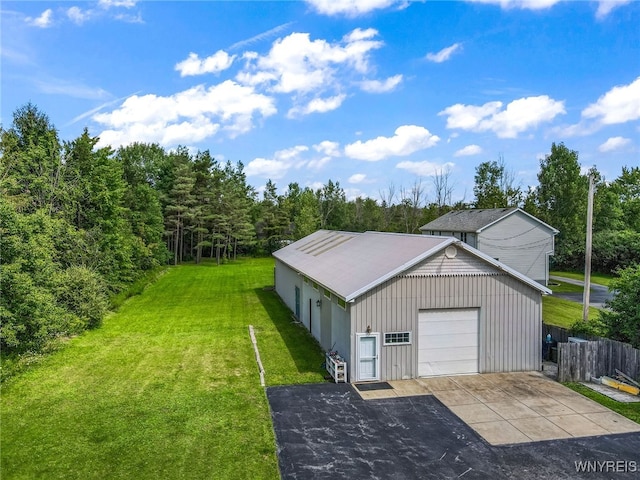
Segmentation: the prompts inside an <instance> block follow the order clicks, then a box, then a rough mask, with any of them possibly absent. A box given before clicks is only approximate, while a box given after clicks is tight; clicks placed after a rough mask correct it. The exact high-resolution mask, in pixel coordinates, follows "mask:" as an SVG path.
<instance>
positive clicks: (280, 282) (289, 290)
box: [275, 259, 302, 312]
mask: <svg viewBox="0 0 640 480" xmlns="http://www.w3.org/2000/svg"><path fill="white" fill-rule="evenodd" d="M275 268H276V277H275V278H276V280H275V281H276V292H277V293H278V295H280V298H281V299H282V300H283V301H284V303H285V304H286V305H287V307H289V308H290V309H291V311H292V312H295V311H296V292H295V287H296V286H298V287H300V290H301V291H302V276H300V275H298V274H297V273H296V272H295V271H294V270H292V269H291V268H289V267H288V266H286V265H285V264H284V263H282V262H281V261H279V260H277V259H276V267H275Z"/></svg>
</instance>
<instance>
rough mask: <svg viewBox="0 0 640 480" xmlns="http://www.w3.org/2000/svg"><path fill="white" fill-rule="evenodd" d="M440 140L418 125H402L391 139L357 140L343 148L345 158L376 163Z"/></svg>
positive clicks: (430, 145) (423, 147) (409, 152)
mask: <svg viewBox="0 0 640 480" xmlns="http://www.w3.org/2000/svg"><path fill="white" fill-rule="evenodd" d="M439 140H440V138H439V137H438V136H436V135H433V134H431V132H429V130H427V129H426V128H424V127H420V126H418V125H402V126H400V127H398V128H397V129H396V131H395V135H394V136H393V137H377V138H374V139H372V140H367V141H365V142H363V141H361V140H358V141H357V142H355V143H351V144H349V145H347V146H346V147H345V148H344V153H345V155H346V156H347V157H350V158H356V159H358V160H367V161H370V162H376V161H378V160H382V159H384V158H387V157H391V156H405V155H411V154H412V153H414V152H417V151H419V150H423V149H425V148H429V147H433V146H434V145H435V144H436V143H438V141H439Z"/></svg>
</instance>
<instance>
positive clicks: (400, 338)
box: [384, 332, 411, 345]
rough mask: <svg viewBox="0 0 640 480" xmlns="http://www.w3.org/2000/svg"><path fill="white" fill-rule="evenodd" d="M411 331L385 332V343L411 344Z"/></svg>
mask: <svg viewBox="0 0 640 480" xmlns="http://www.w3.org/2000/svg"><path fill="white" fill-rule="evenodd" d="M410 343H411V332H388V333H385V334H384V344H385V345H409V344H410Z"/></svg>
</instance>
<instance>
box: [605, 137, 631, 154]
mask: <svg viewBox="0 0 640 480" xmlns="http://www.w3.org/2000/svg"><path fill="white" fill-rule="evenodd" d="M630 143H631V140H630V139H628V138H624V137H611V138H609V139H607V141H606V142H604V143H603V144H602V145H600V146H599V147H598V150H599V151H601V152H613V151H615V150H620V149H622V148H624V147H626V146H627V145H629V144H630Z"/></svg>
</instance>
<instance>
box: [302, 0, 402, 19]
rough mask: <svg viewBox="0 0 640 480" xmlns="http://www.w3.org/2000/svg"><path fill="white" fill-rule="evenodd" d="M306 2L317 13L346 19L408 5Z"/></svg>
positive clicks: (362, 0) (378, 0) (368, 0)
mask: <svg viewBox="0 0 640 480" xmlns="http://www.w3.org/2000/svg"><path fill="white" fill-rule="evenodd" d="M306 2H307V3H309V4H311V5H312V6H313V7H314V8H315V9H316V11H317V12H318V13H322V14H324V15H345V16H347V17H356V16H358V15H364V14H366V13H369V12H372V11H374V10H378V9H382V8H388V7H390V6H392V5H397V6H398V8H405V7H406V6H407V5H408V1H407V0H306Z"/></svg>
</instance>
